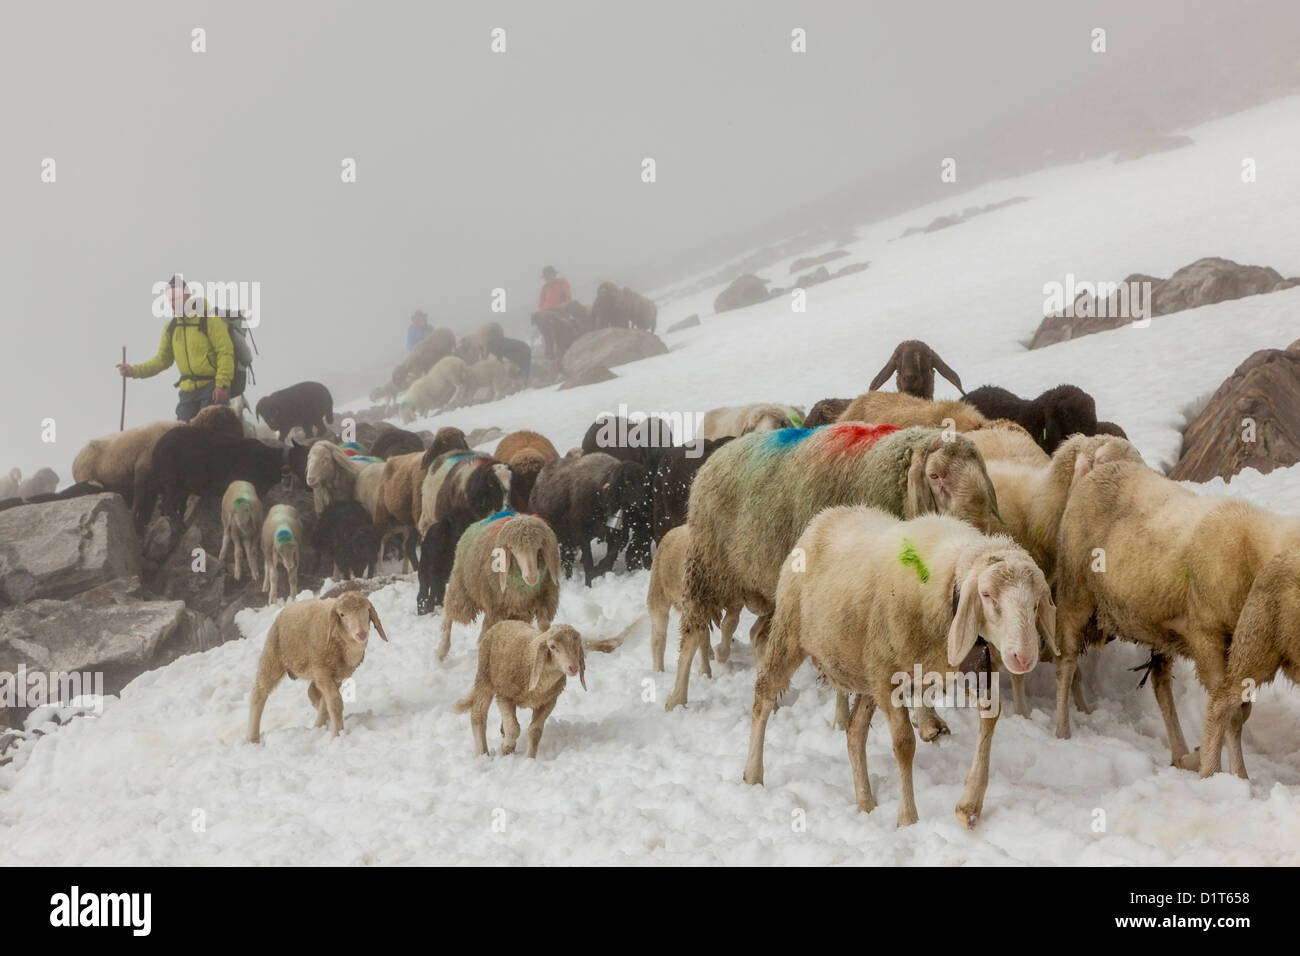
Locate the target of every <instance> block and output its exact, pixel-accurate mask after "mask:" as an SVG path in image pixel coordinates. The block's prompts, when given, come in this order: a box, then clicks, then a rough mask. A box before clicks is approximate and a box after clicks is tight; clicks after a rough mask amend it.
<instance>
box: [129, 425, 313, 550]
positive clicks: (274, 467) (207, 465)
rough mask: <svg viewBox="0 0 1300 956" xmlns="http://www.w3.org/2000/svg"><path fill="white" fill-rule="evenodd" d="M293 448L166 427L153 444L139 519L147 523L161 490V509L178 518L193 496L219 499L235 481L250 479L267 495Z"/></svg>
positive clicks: (183, 427)
mask: <svg viewBox="0 0 1300 956" xmlns="http://www.w3.org/2000/svg"><path fill="white" fill-rule="evenodd" d="M289 454H290V448H288V447H287V446H286V447H283V448H278V447H276V446H274V445H265V444H263V443H262V442H260V441H258V440H257V439H256V438H231V437H229V436H227V435H222V434H219V433H216V432H213V431H212V429H210V428H197V427H195V426H193V425H181V426H179V427H177V428H173V429H171V431H168V432H165V433H164V434H163V436H162V437H161V438H159V439H158V443H157V444H156V445H154V449H153V458H152V460H151V467H150V478H149V488H148V490H147V492H146V494H145V495H143V496H142V500H141V501H137V502H136V505H137V507H136V520H137V522H138V524H139V525H140V526H141V527H143V525H144V524H145V523H146V522H148V520H149V517H150V515H151V514H152V513H153V505H154V501H155V500H156V499H157V497H158V495H159V494H161V495H162V509H163V514H166V515H169V516H171V517H172V518H175V519H176V520H178V521H179V520H180V519H181V517H182V516H183V514H184V511H185V503H186V500H187V499H188V497H189V496H190V495H202V496H208V497H213V498H218V499H219V498H220V497H221V496H222V495H223V494H224V493H225V491H226V487H227V486H228V485H229V484H230V483H231V482H232V481H239V480H242V481H247V482H250V483H251V484H252V485H253V487H254V488H255V489H256V490H257V493H258V495H259V496H260V497H262V498H265V497H266V493H267V492H268V491H270V490H271V488H272V487H273V486H274V485H275V483H276V482H278V481H280V479H281V478H282V477H283V476H287V475H289V474H290V472H289Z"/></svg>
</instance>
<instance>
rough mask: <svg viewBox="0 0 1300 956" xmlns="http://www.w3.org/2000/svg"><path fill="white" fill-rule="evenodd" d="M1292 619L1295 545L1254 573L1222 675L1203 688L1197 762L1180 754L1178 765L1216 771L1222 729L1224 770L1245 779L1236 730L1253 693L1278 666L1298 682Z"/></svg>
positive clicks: (1299, 657) (1298, 565) (1298, 648)
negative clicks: (1205, 701)
mask: <svg viewBox="0 0 1300 956" xmlns="http://www.w3.org/2000/svg"><path fill="white" fill-rule="evenodd" d="M1297 620H1300V548H1295V547H1293V548H1290V549H1289V550H1286V551H1283V552H1281V553H1279V554H1278V555H1277V556H1276V557H1274V558H1272V560H1270V561H1269V562H1268V563H1267V564H1265V565H1264V566H1263V568H1262V570H1260V572H1259V574H1257V575H1256V576H1255V581H1254V584H1252V585H1251V589H1250V593H1249V594H1248V595H1247V597H1246V603H1245V604H1244V605H1243V606H1242V609H1241V615H1240V616H1239V617H1238V618H1237V625H1236V628H1235V629H1234V631H1233V634H1232V643H1231V644H1230V645H1229V647H1228V660H1227V664H1226V667H1225V669H1224V674H1223V679H1222V680H1221V681H1219V682H1218V683H1217V685H1216V686H1212V687H1209V688H1208V690H1209V705H1208V706H1207V707H1206V711H1205V728H1204V731H1203V734H1202V737H1201V746H1200V750H1199V766H1197V761H1196V759H1195V756H1192V757H1188V758H1184V763H1183V765H1184V767H1188V768H1195V769H1199V770H1200V773H1201V776H1202V777H1210V776H1213V775H1214V774H1216V773H1218V772H1219V769H1220V766H1221V764H1220V750H1221V749H1222V748H1223V744H1224V734H1225V731H1226V732H1227V744H1228V768H1229V770H1231V771H1232V772H1233V773H1235V774H1236V775H1237V776H1239V777H1242V778H1243V779H1244V778H1245V777H1246V762H1245V759H1244V757H1243V754H1242V750H1241V730H1242V727H1243V726H1244V725H1245V723H1246V720H1247V718H1249V717H1250V712H1251V709H1252V706H1253V705H1252V703H1251V702H1252V701H1253V700H1254V691H1255V690H1257V689H1258V688H1259V687H1261V686H1263V685H1264V684H1267V683H1269V682H1270V681H1272V680H1273V679H1274V678H1275V677H1276V676H1277V672H1278V671H1279V670H1281V671H1282V672H1283V673H1284V674H1286V676H1287V677H1289V678H1290V679H1291V681H1292V682H1295V683H1300V641H1297V640H1296V625H1295V622H1296V621H1297Z"/></svg>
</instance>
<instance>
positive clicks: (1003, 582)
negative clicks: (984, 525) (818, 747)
mask: <svg viewBox="0 0 1300 956" xmlns="http://www.w3.org/2000/svg"><path fill="white" fill-rule="evenodd" d="M1036 625H1037V626H1036ZM1039 628H1041V630H1042V634H1043V636H1044V637H1045V638H1046V639H1047V642H1048V644H1049V646H1052V644H1053V640H1054V636H1055V629H1056V610H1055V607H1054V606H1053V604H1052V597H1051V594H1050V592H1049V590H1048V587H1047V580H1046V579H1045V578H1044V577H1043V573H1042V571H1040V570H1039V569H1038V567H1037V566H1036V565H1035V564H1034V562H1033V561H1032V560H1031V559H1030V557H1029V555H1028V554H1026V553H1025V551H1024V549H1022V548H1021V547H1019V546H1018V545H1017V544H1015V542H1013V541H1012V540H1011V539H1010V538H1007V537H1004V536H1002V535H985V534H983V533H981V532H980V531H978V530H976V529H975V528H973V527H971V526H970V525H968V524H966V523H964V522H962V521H959V520H958V519H956V518H953V517H951V516H948V515H927V516H925V517H920V518H914V519H912V520H911V521H900V520H899V519H898V518H895V517H894V516H893V515H890V514H887V513H886V512H884V511H880V510H879V509H876V508H868V507H861V506H850V507H839V508H829V509H827V510H825V511H823V512H821V513H820V514H819V515H818V516H817V517H816V518H814V519H813V520H812V522H810V523H809V525H808V527H807V528H806V530H805V531H804V532H803V534H802V535H800V537H799V541H798V543H797V544H796V546H795V551H794V552H792V558H791V559H790V560H788V561H787V562H786V564H785V566H784V567H783V568H782V571H781V577H780V581H779V583H778V585H777V592H776V611H775V613H774V615H773V618H772V624H771V628H770V632H769V636H768V640H767V647H766V651H765V654H764V655H763V657H762V659H761V661H760V662H759V670H758V679H757V681H756V682H755V684H754V709H753V718H752V725H751V730H750V740H749V758H748V760H747V762H746V764H745V774H744V779H745V782H746V783H751V784H759V783H762V782H763V737H764V732H765V730H766V727H767V720H768V717H769V716H770V715H771V713H772V709H773V707H774V706H775V704H776V698H777V696H778V695H779V694H780V693H782V692H783V691H784V690H785V689H786V688H787V687H788V686H789V684H790V677H791V675H792V674H794V672H795V670H796V669H797V668H798V667H799V665H800V664H801V663H802V662H803V660H804V659H805V658H807V657H812V659H813V663H814V664H815V665H816V666H817V667H818V669H819V670H820V671H821V672H822V674H823V675H824V676H825V677H826V679H827V681H828V682H829V683H830V684H831V685H832V686H833V687H835V688H836V689H837V690H839V691H841V692H842V693H854V694H857V695H858V698H857V700H856V701H855V702H854V706H853V711H852V713H851V714H850V717H849V725H848V728H847V731H848V748H849V762H850V764H851V765H852V768H853V783H854V788H855V791H856V793H857V803H858V809H859V810H861V811H863V812H870V811H871V810H872V809H874V808H875V806H876V801H875V798H874V796H873V795H872V793H871V784H870V782H869V780H868V778H867V760H866V743H867V731H868V729H869V726H870V723H871V714H872V712H873V711H874V710H875V709H876V707H880V708H881V709H882V710H884V711H885V714H886V716H887V718H888V720H889V727H890V731H891V733H892V736H893V741H894V758H895V760H896V761H897V762H898V770H899V777H900V782H901V786H900V793H901V799H900V802H899V808H898V825H899V826H907V825H909V824H912V823H915V822H916V820H917V812H916V801H915V799H914V797H913V793H912V756H913V754H914V753H915V751H916V740H915V738H914V737H913V734H912V726H911V723H910V722H909V720H908V714H907V706H908V704H909V702H910V701H909V699H908V698H909V697H910V696H911V695H912V694H915V693H916V692H917V691H920V690H922V688H912V687H910V684H911V681H912V675H913V674H914V673H915V671H916V669H917V668H918V667H919V669H920V671H921V672H922V675H923V677H922V679H923V682H924V683H923V687H924V686H927V685H928V686H933V684H932V682H934V681H937V682H939V683H941V684H942V685H943V686H945V687H949V686H953V685H954V684H955V685H956V686H957V687H958V688H959V689H960V688H963V687H965V688H970V685H971V684H972V683H975V684H976V685H977V686H976V688H971V689H976V690H977V691H978V693H977V702H976V706H978V707H979V710H980V718H981V719H980V721H979V741H978V743H977V745H976V750H975V760H974V763H973V764H972V766H971V770H970V773H969V775H968V776H967V778H966V786H965V789H964V790H963V792H962V796H961V799H960V800H959V801H958V802H957V819H958V820H960V821H961V823H962V825H963V826H965V827H967V828H973V827H974V826H975V824H976V822H977V821H978V820H979V815H980V811H981V810H982V808H983V804H984V791H985V789H986V788H987V786H988V772H989V752H990V748H991V746H992V743H993V728H994V727H995V726H996V724H997V716H998V708H997V706H996V697H995V695H996V688H997V684H996V681H997V676H996V674H995V673H994V671H995V670H996V669H997V668H998V667H999V666H1005V667H1006V668H1007V670H1009V671H1010V672H1011V673H1013V674H1024V673H1027V672H1028V671H1029V670H1031V669H1032V668H1033V667H1034V666H1035V665H1036V664H1037V663H1038V641H1039ZM944 634H947V640H946V641H945V640H944V638H943V635H944ZM972 671H974V673H973V674H972V673H971V672H972ZM972 677H974V678H975V680H974V681H972V680H971V678H972ZM980 679H982V680H983V681H986V682H987V684H986V686H985V687H983V688H978V681H979V680H980ZM927 703H929V701H927Z"/></svg>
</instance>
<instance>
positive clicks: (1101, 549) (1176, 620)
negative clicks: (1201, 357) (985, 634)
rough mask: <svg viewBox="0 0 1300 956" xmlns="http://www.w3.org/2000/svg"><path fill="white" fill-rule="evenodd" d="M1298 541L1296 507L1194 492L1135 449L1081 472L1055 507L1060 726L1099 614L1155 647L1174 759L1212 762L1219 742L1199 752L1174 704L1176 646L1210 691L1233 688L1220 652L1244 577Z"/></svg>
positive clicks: (1247, 584) (1283, 560)
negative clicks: (1193, 750) (1135, 457)
mask: <svg viewBox="0 0 1300 956" xmlns="http://www.w3.org/2000/svg"><path fill="white" fill-rule="evenodd" d="M1296 547H1300V518H1282V517H1279V516H1277V515H1273V514H1270V513H1268V512H1267V511H1264V510H1263V509H1262V508H1257V507H1255V506H1254V505H1251V504H1248V503H1247V502H1244V501H1237V500H1234V499H1232V498H1222V497H1216V496H1211V495H1199V494H1196V493H1195V492H1193V491H1189V490H1188V489H1186V488H1184V487H1182V486H1181V485H1179V484H1178V483H1177V482H1173V481H1170V480H1169V479H1167V478H1165V477H1164V476H1163V475H1161V474H1159V473H1158V472H1155V471H1153V470H1152V469H1150V468H1148V467H1147V466H1146V465H1144V464H1141V463H1140V462H1138V461H1130V460H1121V461H1112V462H1108V463H1106V464H1103V465H1099V466H1096V467H1094V468H1093V469H1092V471H1091V472H1089V473H1088V474H1086V475H1084V476H1083V477H1082V478H1080V479H1078V480H1077V481H1076V482H1075V483H1074V486H1073V487H1072V488H1071V490H1070V495H1069V498H1068V499H1067V501H1066V505H1065V512H1064V513H1063V515H1062V516H1061V527H1060V532H1059V534H1058V538H1057V548H1056V572H1055V575H1054V581H1053V584H1054V586H1055V591H1056V606H1057V618H1058V621H1059V625H1060V626H1059V630H1058V633H1057V643H1058V644H1059V646H1060V651H1061V655H1060V659H1058V660H1057V662H1056V736H1057V737H1062V738H1068V737H1069V736H1070V712H1069V697H1068V691H1069V688H1070V681H1071V679H1072V678H1073V674H1074V670H1075V667H1076V666H1077V660H1078V655H1079V652H1080V651H1081V650H1082V649H1083V648H1084V647H1085V646H1086V643H1087V634H1086V632H1085V628H1086V627H1087V625H1088V622H1089V620H1090V619H1091V618H1092V617H1093V616H1094V615H1095V616H1096V619H1097V624H1098V626H1099V628H1100V631H1101V633H1104V634H1107V635H1114V636H1116V637H1121V638H1123V639H1124V640H1128V641H1132V642H1134V643H1139V644H1145V645H1147V646H1148V647H1150V648H1151V662H1150V664H1149V665H1148V673H1149V675H1150V676H1151V681H1152V687H1153V690H1154V691H1155V697H1156V702H1157V704H1158V705H1159V707H1160V713H1161V716H1162V717H1163V719H1164V723H1165V730H1166V733H1167V735H1168V742H1169V750H1170V762H1171V763H1172V764H1173V766H1176V767H1177V766H1183V767H1186V768H1188V769H1194V768H1196V767H1198V766H1200V761H1201V760H1206V759H1207V758H1208V761H1209V764H1210V765H1213V763H1214V762H1215V761H1217V759H1218V755H1217V751H1216V752H1215V753H1214V754H1208V753H1202V754H1201V757H1200V760H1198V759H1197V758H1194V757H1190V755H1189V754H1188V750H1187V743H1186V741H1185V739H1184V738H1183V732H1182V727H1181V725H1180V724H1179V721H1178V713H1177V710H1176V709H1175V707H1174V697H1173V687H1172V680H1173V675H1172V658H1173V657H1175V656H1183V657H1190V658H1191V659H1192V660H1193V661H1194V662H1195V664H1196V676H1197V677H1198V678H1199V680H1200V682H1201V684H1202V685H1203V686H1204V687H1206V688H1207V690H1209V691H1211V692H1212V693H1220V692H1223V690H1224V688H1225V687H1228V688H1229V689H1231V685H1229V684H1227V683H1226V682H1227V680H1228V677H1227V663H1228V660H1229V657H1230V649H1231V647H1232V646H1233V645H1235V643H1236V640H1235V636H1234V634H1235V632H1236V631H1237V629H1238V628H1239V627H1240V623H1239V619H1240V618H1241V617H1242V615H1243V613H1244V607H1245V605H1246V604H1247V600H1248V597H1249V596H1250V592H1251V589H1252V587H1253V586H1254V584H1255V582H1256V580H1257V579H1258V578H1260V576H1261V574H1262V573H1263V572H1264V570H1265V569H1266V568H1270V565H1271V563H1273V562H1278V563H1280V564H1281V565H1283V566H1285V565H1286V564H1287V563H1288V561H1289V560H1290V559H1289V558H1288V557H1287V556H1285V555H1284V554H1283V552H1286V551H1288V550H1289V549H1293V548H1296ZM1099 562H1104V564H1099ZM1102 567H1104V568H1105V573H1100V569H1101V568H1102ZM1282 573H1283V574H1284V573H1285V572H1282ZM1261 584H1262V585H1263V586H1264V589H1267V587H1268V583H1267V582H1261ZM1262 603H1267V602H1262ZM1248 623H1250V624H1252V625H1257V624H1258V618H1255V619H1252V620H1251V621H1250V622H1248ZM1293 625H1294V622H1290V623H1289V624H1288V625H1287V626H1288V627H1293ZM1256 633H1258V632H1256ZM1251 643H1254V640H1253V639H1252V641H1251ZM1248 656H1249V655H1247V654H1246V652H1243V657H1248ZM1240 690H1241V688H1240V686H1239V685H1238V687H1237V692H1238V693H1240ZM1238 714H1239V715H1240V712H1238ZM1234 719H1235V716H1234ZM1243 719H1244V715H1243ZM1209 726H1211V724H1210V721H1209V720H1208V719H1207V727H1209ZM1234 736H1235V731H1234ZM1230 750H1231V748H1230ZM1233 759H1234V760H1235V761H1239V760H1240V754H1239V753H1238V754H1236V755H1235V756H1234V757H1233Z"/></svg>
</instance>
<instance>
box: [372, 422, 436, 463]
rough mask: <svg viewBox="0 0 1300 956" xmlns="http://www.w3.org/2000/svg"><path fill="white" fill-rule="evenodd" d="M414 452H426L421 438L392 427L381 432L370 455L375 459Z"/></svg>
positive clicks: (402, 429)
mask: <svg viewBox="0 0 1300 956" xmlns="http://www.w3.org/2000/svg"><path fill="white" fill-rule="evenodd" d="M413 451H420V452H422V451H424V442H423V441H421V440H420V436H419V435H417V434H416V433H415V432H408V431H407V430H406V429H405V428H397V427H395V426H391V425H390V426H389V427H387V428H385V429H384V430H383V431H382V432H380V433H379V435H378V437H376V438H375V440H374V442H373V443H372V444H371V446H370V454H371V455H373V456H374V457H375V458H392V457H394V456H395V455H409V454H410V453H411V452H413Z"/></svg>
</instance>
